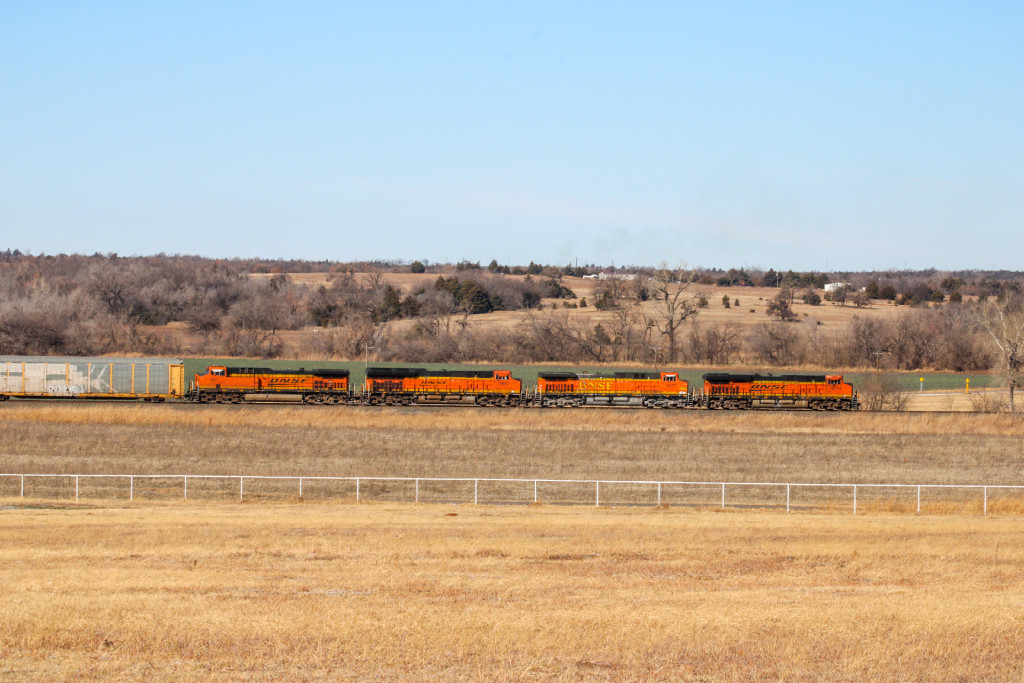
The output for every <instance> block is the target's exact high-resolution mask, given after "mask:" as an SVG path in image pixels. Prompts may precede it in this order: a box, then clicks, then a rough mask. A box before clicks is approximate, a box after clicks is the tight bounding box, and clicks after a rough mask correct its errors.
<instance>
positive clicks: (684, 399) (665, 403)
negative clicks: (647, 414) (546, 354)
mask: <svg viewBox="0 0 1024 683" xmlns="http://www.w3.org/2000/svg"><path fill="white" fill-rule="evenodd" d="M533 403H534V404H536V405H539V406H541V407H547V406H557V407H562V408H564V407H579V406H584V405H605V406H612V405H633V406H645V407H647V408H686V407H688V406H689V405H690V404H689V383H688V382H686V381H685V380H681V379H679V373H678V372H616V373H614V374H609V375H588V374H582V375H580V374H576V373H575V372H542V373H540V375H538V376H537V391H536V392H535V394H534V397H533Z"/></svg>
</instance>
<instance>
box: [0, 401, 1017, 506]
mask: <svg viewBox="0 0 1024 683" xmlns="http://www.w3.org/2000/svg"><path fill="white" fill-rule="evenodd" d="M1022 436H1024V424H1022V423H1021V421H1020V419H1019V417H1017V416H1013V415H1006V414H978V413H962V414H926V413H903V414H895V413H888V414H887V413H854V414H817V413H799V412H793V413H764V412H758V413H754V414H747V413H729V412H704V411H644V410H602V409H591V410H568V411H559V410H548V411H539V410H497V409H489V410H476V409H467V408H462V409H459V408H420V409H384V408H353V407H333V408H332V407H326V406H324V407H315V406H282V405H263V406H173V405H139V404H82V403H75V404H55V403H31V402H11V403H9V404H7V405H4V406H2V407H0V472H7V473H19V474H21V473H72V474H168V475H192V476H195V475H234V476H239V475H245V476H250V477H251V476H304V477H314V476H335V477H469V478H523V479H534V478H540V479H560V480H564V479H587V480H593V479H602V480H644V481H651V480H655V481H691V482H721V481H725V482H785V483H826V484H828V483H831V484H861V485H864V484H926V485H928V484H931V485H939V484H946V485H948V484H957V485H963V484H972V485H989V486H992V485H1020V484H1024V477H1022V476H1021V472H1022V464H1024V456H1022V454H1021V451H1020V443H1021V437H1022ZM18 486H19V482H17V481H16V480H15V479H12V478H6V479H0V496H4V495H12V494H15V493H19V492H20V491H18ZM410 486H411V485H410ZM181 488H182V481H181V480H180V479H178V480H177V481H167V482H165V486H164V487H163V488H160V487H157V488H156V489H154V490H152V491H149V492H144V491H140V492H139V493H140V495H149V496H151V497H156V498H162V499H170V498H173V497H175V496H177V495H180V492H181ZM208 489H209V490H207V491H204V490H203V489H202V487H201V482H198V481H196V482H195V483H193V484H190V489H189V490H190V496H195V497H202V496H204V495H205V496H206V497H208V498H209V499H211V500H230V499H232V497H237V495H238V482H237V481H236V482H234V483H228V482H221V483H220V484H218V485H216V486H215V485H214V483H213V482H210V483H209V486H208ZM246 490H247V491H248V492H250V494H251V495H252V496H253V497H255V498H260V497H263V498H265V499H268V500H277V501H282V500H291V499H293V498H294V497H295V496H296V485H295V484H294V483H290V482H278V483H274V482H266V483H263V484H260V485H259V486H257V485H256V484H255V483H254V484H253V485H252V486H251V487H247V488H246ZM362 493H363V495H364V497H365V498H368V499H377V500H381V499H385V500H411V499H412V498H413V494H412V492H411V491H410V490H409V489H408V486H407V487H405V488H402V487H396V486H391V487H384V488H383V489H382V488H380V487H378V488H377V489H373V488H365V489H363V491H362ZM664 493H665V497H664V498H663V500H662V502H668V503H671V504H680V505H682V504H686V505H692V506H701V505H708V506H710V505H712V504H714V503H715V502H716V501H719V500H720V495H721V494H720V492H719V490H718V489H715V488H713V487H708V488H706V489H703V490H700V489H687V490H686V491H685V492H684V491H682V490H680V489H678V488H677V489H671V490H666V491H665V492H664ZM684 493H685V495H684ZM739 493H740V491H739V490H737V492H736V495H739ZM850 493H851V492H850V491H849V489H811V490H801V491H800V493H799V500H794V504H796V505H800V506H816V507H821V508H824V509H834V510H835V511H837V512H845V511H847V510H848V508H849V503H850ZM304 494H305V495H306V497H310V498H316V497H317V496H321V497H330V498H333V499H350V498H354V496H355V490H354V487H350V488H344V487H340V488H339V487H335V488H329V489H325V490H318V489H317V488H316V487H314V486H310V487H307V489H306V490H305V491H304ZM26 495H27V496H29V497H31V496H40V497H48V498H53V497H62V498H67V497H69V496H70V497H71V498H73V497H74V485H73V482H70V481H68V480H52V479H51V480H33V481H32V482H30V488H29V490H28V491H26ZM127 495H128V490H127V484H126V483H125V482H123V481H117V480H113V479H103V480H97V481H94V482H90V483H89V484H88V489H87V490H83V491H82V497H83V498H89V497H106V498H111V497H114V498H124V497H126V496H127ZM743 495H745V496H747V498H746V499H744V498H742V497H741V498H737V497H736V496H734V494H733V493H732V492H730V502H733V503H736V504H749V505H772V506H775V505H777V504H779V502H780V500H781V502H782V503H784V502H785V493H784V491H783V492H782V493H781V499H780V491H779V489H778V488H777V487H761V488H757V487H749V488H746V489H743ZM655 496H656V491H655V490H654V489H652V488H651V487H641V488H636V487H633V488H632V489H629V488H622V487H620V488H615V487H608V488H607V489H606V490H605V491H604V492H603V493H602V501H603V502H604V503H606V504H609V505H614V504H617V503H623V504H625V503H635V504H652V505H653V504H654V503H656V502H657V499H656V497H655ZM1020 497H1021V494H1020V493H1016V494H1013V493H1011V492H1001V493H997V492H993V493H992V497H991V499H990V506H989V509H990V511H994V512H1000V511H1002V512H1010V511H1013V510H1018V509H1020V508H1021V505H1022V503H1021V501H1020ZM484 498H485V499H486V500H492V501H514V502H530V501H531V500H532V487H531V488H529V490H527V489H526V488H524V487H523V486H518V487H511V486H506V487H504V488H501V489H497V490H496V489H493V488H492V489H490V490H488V491H485V492H484ZM421 499H426V500H430V499H441V500H467V499H468V500H472V485H471V484H470V488H469V489H468V490H467V489H466V487H465V486H464V485H463V486H462V487H461V488H456V489H452V490H449V491H447V492H445V491H440V490H438V491H435V492H430V491H424V496H423V497H422V498H421ZM545 499H547V500H549V501H550V500H559V501H563V502H584V503H585V502H588V501H592V500H593V499H594V492H593V487H592V486H590V487H587V486H577V487H568V488H566V489H565V490H559V491H553V490H550V489H549V490H548V491H546V492H545ZM858 503H859V508H860V509H861V510H865V511H868V510H872V509H874V510H878V511H907V510H910V511H915V510H916V498H915V494H914V492H913V491H911V490H906V489H903V490H900V489H882V490H874V491H863V492H861V493H860V494H859V498H858ZM982 504H983V501H982V499H981V496H980V493H979V492H977V491H975V492H969V491H963V490H950V491H942V490H929V491H928V492H927V494H926V495H925V496H924V500H923V511H926V512H929V511H930V512H943V511H949V512H954V511H964V512H980V511H981V507H982ZM950 506H951V507H950Z"/></svg>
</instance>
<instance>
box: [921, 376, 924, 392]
mask: <svg viewBox="0 0 1024 683" xmlns="http://www.w3.org/2000/svg"><path fill="white" fill-rule="evenodd" d="M921 391H924V377H922V378H921Z"/></svg>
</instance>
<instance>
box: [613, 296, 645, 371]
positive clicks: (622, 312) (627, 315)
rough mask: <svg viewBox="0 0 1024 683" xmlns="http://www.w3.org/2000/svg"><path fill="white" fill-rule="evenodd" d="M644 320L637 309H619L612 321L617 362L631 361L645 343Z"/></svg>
mask: <svg viewBox="0 0 1024 683" xmlns="http://www.w3.org/2000/svg"><path fill="white" fill-rule="evenodd" d="M642 323H643V318H642V316H641V315H640V313H639V311H638V310H637V309H636V308H635V307H624V308H618V309H616V310H615V312H614V314H613V318H612V321H611V326H612V328H611V330H612V332H611V338H612V344H614V346H615V350H614V354H615V359H616V360H624V361H631V360H633V356H634V355H635V352H636V348H637V346H638V345H639V344H640V342H641V341H643V332H642V331H640V329H639V328H640V325H641V324H642Z"/></svg>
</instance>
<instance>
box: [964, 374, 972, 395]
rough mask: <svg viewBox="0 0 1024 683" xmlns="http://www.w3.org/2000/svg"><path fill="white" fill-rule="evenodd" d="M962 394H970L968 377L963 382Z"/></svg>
mask: <svg viewBox="0 0 1024 683" xmlns="http://www.w3.org/2000/svg"><path fill="white" fill-rule="evenodd" d="M964 393H965V394H969V393H971V378H970V377H968V378H967V379H965V380H964Z"/></svg>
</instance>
